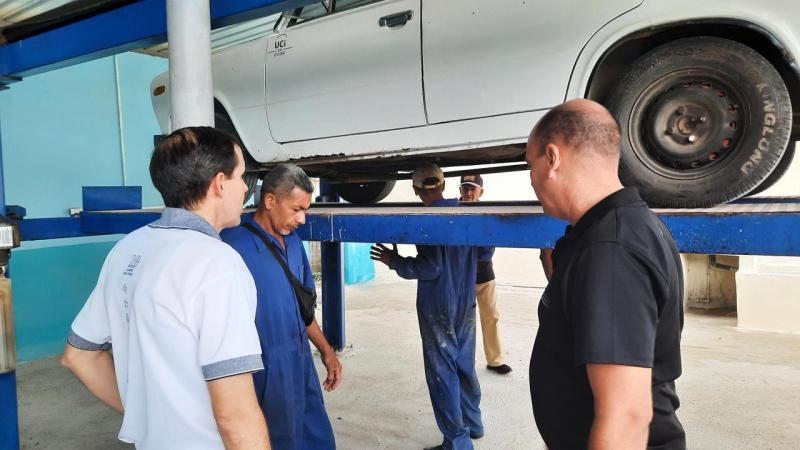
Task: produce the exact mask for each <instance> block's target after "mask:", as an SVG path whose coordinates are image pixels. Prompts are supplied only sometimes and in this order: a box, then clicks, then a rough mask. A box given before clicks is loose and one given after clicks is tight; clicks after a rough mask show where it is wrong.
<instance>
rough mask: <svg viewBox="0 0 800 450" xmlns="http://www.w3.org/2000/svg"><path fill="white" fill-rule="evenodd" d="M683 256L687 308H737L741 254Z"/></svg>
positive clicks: (691, 254)
mask: <svg viewBox="0 0 800 450" xmlns="http://www.w3.org/2000/svg"><path fill="white" fill-rule="evenodd" d="M681 259H682V260H683V279H684V299H683V300H684V306H685V307H686V308H699V309H719V308H734V307H736V299H737V297H736V270H737V268H738V266H739V257H738V256H730V255H698V254H693V253H684V254H682V255H681Z"/></svg>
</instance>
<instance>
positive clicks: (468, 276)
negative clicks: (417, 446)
mask: <svg viewBox="0 0 800 450" xmlns="http://www.w3.org/2000/svg"><path fill="white" fill-rule="evenodd" d="M412 183H413V186H414V193H415V194H416V195H417V196H418V197H419V198H420V200H422V203H423V204H424V205H425V206H426V207H429V206H434V207H436V206H440V207H447V206H450V207H453V206H458V200H456V199H445V198H444V196H443V192H444V174H443V173H442V170H441V169H439V167H437V166H436V165H433V164H426V165H423V166H420V167H417V168H416V169H414V174H413V177H412ZM487 250H488V249H485V248H479V247H468V246H453V245H449V246H439V245H417V256H416V257H410V258H404V257H401V256H400V255H398V253H397V246H396V245H395V246H394V247H393V248H392V249H389V248H387V247H385V246H384V245H382V244H377V245H375V246H373V247H372V259H374V260H376V261H381V262H383V263H384V264H386V265H387V266H389V268H390V269H392V270H394V271H396V272H397V274H398V275H400V276H401V277H402V278H406V279H416V280H419V282H418V284H417V318H418V320H419V331H420V335H421V337H422V356H423V360H424V363H425V380H426V382H427V384H428V393H429V394H430V398H431V403H432V404H433V414H434V416H435V417H436V423H437V425H438V426H439V429H440V430H441V432H442V434H443V435H444V439H443V442H442V444H441V445H438V446H436V447H432V449H457V450H462V449H471V448H473V447H472V442H471V441H470V439H477V438H480V437H481V436H483V423H482V421H481V411H480V399H481V389H480V385H479V384H478V376H477V374H476V373H475V277H476V270H477V266H478V260H479V259H488V258H491V253H490V251H487Z"/></svg>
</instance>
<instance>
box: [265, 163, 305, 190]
mask: <svg viewBox="0 0 800 450" xmlns="http://www.w3.org/2000/svg"><path fill="white" fill-rule="evenodd" d="M294 188H300V189H302V190H304V191H306V192H308V193H309V194H311V193H313V192H314V184H312V183H311V179H310V178H308V175H306V173H305V172H304V171H303V169H301V168H299V167H297V166H296V165H294V164H278V165H277V166H275V167H273V168H272V169H270V171H269V172H267V174H266V175H264V181H262V182H261V198H264V196H265V195H266V194H272V195H274V196H276V197H281V196H284V195H286V194H288V193H290V192H292V191H293V190H294Z"/></svg>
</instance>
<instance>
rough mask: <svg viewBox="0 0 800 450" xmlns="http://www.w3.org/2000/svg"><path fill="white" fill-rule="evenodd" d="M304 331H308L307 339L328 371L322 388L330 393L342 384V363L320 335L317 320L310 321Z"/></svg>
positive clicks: (320, 331) (322, 335)
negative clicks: (320, 356) (315, 348)
mask: <svg viewBox="0 0 800 450" xmlns="http://www.w3.org/2000/svg"><path fill="white" fill-rule="evenodd" d="M306 330H307V331H308V338H309V339H310V340H311V342H312V343H313V344H314V347H317V350H319V354H320V355H322V364H324V365H325V368H326V369H328V377H327V378H325V381H323V382H322V387H323V388H324V389H325V390H326V391H328V392H330V391H332V390H334V389H336V388H337V387H339V384H341V382H342V363H340V362H339V358H337V357H336V352H335V351H333V348H332V347H331V345H330V344H328V340H327V339H325V334H323V333H322V329H321V328H320V327H319V323H317V319H314V320H313V321H311V324H310V325H308V326H307V327H306Z"/></svg>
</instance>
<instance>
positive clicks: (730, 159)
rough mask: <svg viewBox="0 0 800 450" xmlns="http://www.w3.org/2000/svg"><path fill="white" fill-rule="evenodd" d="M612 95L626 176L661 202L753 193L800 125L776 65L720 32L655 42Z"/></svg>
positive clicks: (689, 204) (691, 203) (711, 201)
mask: <svg viewBox="0 0 800 450" xmlns="http://www.w3.org/2000/svg"><path fill="white" fill-rule="evenodd" d="M608 99H609V100H608V102H607V106H608V108H609V110H610V111H611V112H612V113H613V114H614V115H615V116H616V118H617V120H618V121H619V123H620V127H621V131H622V154H621V158H620V178H621V179H622V182H623V184H625V185H626V186H636V187H638V188H639V191H640V192H641V194H642V197H643V198H644V199H645V200H646V201H647V202H648V204H650V205H651V206H656V207H671V208H699V207H710V206H714V205H718V204H720V203H725V202H728V201H731V200H735V199H737V198H740V197H742V196H744V195H745V194H747V193H749V192H751V191H753V190H754V189H756V187H757V186H759V185H760V184H761V183H762V182H764V181H765V180H767V178H768V177H769V175H770V174H771V173H772V172H773V171H774V170H775V169H776V167H777V166H778V163H779V162H780V161H781V157H782V156H783V154H784V152H785V150H786V147H787V144H788V142H789V132H790V130H791V128H792V107H791V101H790V99H789V93H788V90H787V89H786V85H785V84H784V83H783V80H782V79H781V77H780V75H779V74H778V72H777V71H776V70H775V68H774V67H773V66H772V65H771V64H770V63H769V61H767V60H766V59H765V58H764V57H762V56H761V55H760V54H758V53H757V52H755V51H754V50H752V49H751V48H749V47H747V46H744V45H742V44H739V43H738V42H734V41H731V40H728V39H721V38H716V37H695V38H686V39H680V40H676V41H673V42H670V43H668V44H664V45H662V46H660V47H657V48H655V49H653V50H652V51H650V52H649V53H647V54H645V55H644V56H642V57H641V58H639V59H638V60H636V61H635V62H634V63H633V65H632V66H631V67H630V69H629V70H628V72H627V73H626V74H625V75H624V76H623V77H622V78H621V79H620V81H619V82H618V83H617V85H616V86H615V87H614V88H613V89H612V90H611V92H610V95H609V96H608Z"/></svg>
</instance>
